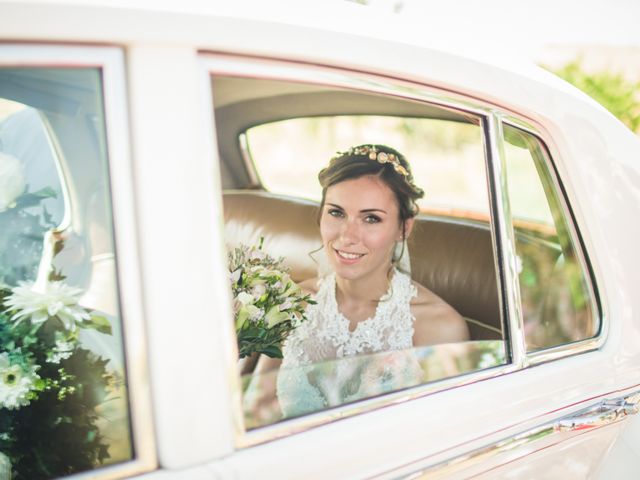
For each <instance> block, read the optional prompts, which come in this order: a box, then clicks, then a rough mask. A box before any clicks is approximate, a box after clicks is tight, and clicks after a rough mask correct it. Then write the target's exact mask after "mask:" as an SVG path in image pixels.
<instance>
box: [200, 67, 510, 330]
mask: <svg viewBox="0 0 640 480" xmlns="http://www.w3.org/2000/svg"><path fill="white" fill-rule="evenodd" d="M212 89H213V92H212V95H213V99H214V106H215V120H216V129H217V133H218V149H219V154H220V165H221V167H220V168H221V177H222V184H223V189H224V192H223V203H224V217H225V218H224V221H225V240H226V243H227V246H228V248H234V247H236V246H238V245H239V244H241V243H243V244H245V245H255V244H257V243H258V241H259V240H260V238H261V237H262V238H264V249H265V250H266V251H267V252H268V253H269V254H271V255H273V256H275V257H281V256H282V257H285V264H286V265H287V266H288V267H289V268H290V269H291V276H292V278H293V279H294V280H296V281H300V280H304V279H306V278H311V277H314V276H316V275H317V271H318V251H319V250H320V247H321V245H322V243H321V240H320V234H319V229H318V223H317V220H316V218H317V209H318V203H317V202H314V201H311V200H308V199H304V198H296V197H292V196H290V195H283V194H279V193H276V192H269V191H266V190H265V188H264V187H263V186H262V185H261V183H260V181H259V178H260V176H259V173H258V172H256V171H255V165H254V164H253V162H252V159H251V156H250V155H251V154H250V149H249V148H247V146H246V145H244V144H243V138H242V136H243V134H244V133H245V132H246V131H247V130H248V129H249V128H251V127H254V126H256V125H261V124H265V123H269V122H276V121H280V120H284V119H291V118H296V117H314V116H328V115H336V116H337V115H363V114H367V115H393V116H399V117H402V116H407V117H423V118H439V119H446V120H448V121H460V122H469V116H468V115H466V114H465V113H463V112H458V111H454V110H450V109H443V108H440V107H434V106H432V105H430V104H428V103H422V102H417V101H409V100H407V99H401V98H394V97H390V96H382V95H374V94H371V93H364V92H361V91H355V90H346V89H343V88H333V87H329V86H317V85H307V84H302V83H293V82H286V81H275V80H256V79H247V78H236V77H224V76H216V77H214V78H213V81H212ZM274 141H275V139H274ZM301 161H302V160H301ZM409 251H410V252H411V255H410V258H411V272H412V277H413V279H414V280H416V281H418V282H419V283H421V284H422V285H424V286H426V287H427V288H429V289H431V290H432V291H433V292H435V293H436V294H437V295H439V296H440V297H442V298H443V299H444V300H445V301H447V302H448V303H449V304H450V305H452V306H453V307H454V308H455V309H456V310H457V311H458V312H459V313H460V314H461V315H462V316H463V317H465V319H466V320H467V324H468V328H469V331H470V336H471V340H501V339H502V338H503V334H502V332H503V329H502V323H501V311H500V301H499V295H498V288H497V280H496V278H497V276H496V262H495V257H494V253H493V252H494V248H493V241H492V235H491V230H490V226H489V224H488V222H486V221H477V220H474V219H470V218H467V219H465V218H460V217H450V216H449V217H448V216H444V215H434V214H429V212H423V213H421V214H420V215H419V216H418V218H417V219H416V224H415V227H414V230H413V232H412V234H411V236H410V238H409Z"/></svg>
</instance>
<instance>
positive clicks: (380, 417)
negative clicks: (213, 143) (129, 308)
mask: <svg viewBox="0 0 640 480" xmlns="http://www.w3.org/2000/svg"><path fill="white" fill-rule="evenodd" d="M433 61H434V64H433V65H432V68H430V69H429V72H430V74H431V75H436V76H437V74H436V73H434V72H437V68H435V65H437V62H438V58H435V57H434V58H433ZM203 65H204V68H205V69H206V71H207V73H208V75H210V77H209V78H208V80H207V82H208V83H210V84H211V83H212V84H213V98H214V102H215V100H216V95H218V100H219V102H220V101H221V102H222V103H223V104H220V103H219V104H218V105H217V106H216V112H215V116H216V119H215V120H216V125H217V128H218V139H217V142H218V145H219V149H220V152H221V154H222V157H221V158H220V163H221V165H222V166H223V174H222V180H223V185H224V182H225V174H224V168H230V167H231V169H234V168H235V169H238V171H242V170H243V169H244V170H245V172H248V173H245V180H244V181H245V182H248V183H245V185H249V184H250V183H251V182H252V181H255V179H259V178H260V174H261V172H260V171H255V170H252V169H255V163H254V160H253V159H252V157H250V156H246V155H247V153H248V152H249V151H251V150H252V148H247V144H246V143H247V138H246V137H245V136H242V135H241V137H240V138H234V141H237V142H239V143H238V144H239V145H241V147H242V149H241V150H240V151H241V152H244V153H243V154H242V155H241V154H239V153H235V154H234V153H231V152H229V151H228V150H225V149H226V148H228V146H229V145H232V143H230V141H229V138H226V137H225V136H226V135H228V132H229V130H233V128H231V129H229V128H227V127H228V126H229V124H233V123H234V122H238V121H240V122H241V121H242V109H241V108H240V107H242V105H240V104H239V105H238V109H237V110H235V111H234V110H233V109H232V108H231V107H232V106H230V105H228V104H226V102H227V97H225V96H224V93H223V92H222V93H221V90H218V91H216V82H218V80H219V79H220V78H222V77H232V80H235V83H233V82H229V83H230V84H231V85H235V86H236V87H237V91H236V92H235V93H236V94H238V91H240V90H242V88H249V87H250V86H251V85H253V86H254V87H256V88H255V89H253V90H252V92H253V93H252V94H251V95H247V103H246V104H245V105H244V107H245V108H247V109H248V110H246V111H249V110H251V107H252V106H257V105H259V102H255V103H254V104H252V103H251V102H250V100H251V98H250V97H252V96H253V97H260V95H261V93H260V92H262V91H264V92H266V91H267V90H268V88H266V87H265V88H264V90H261V88H262V87H261V85H260V81H263V82H264V85H268V86H270V87H273V85H272V84H271V83H270V82H275V81H279V82H280V81H285V82H289V83H290V85H291V86H292V87H291V92H288V93H291V94H294V93H296V92H297V93H298V94H299V93H300V91H302V90H304V89H305V88H311V90H313V88H314V87H315V88H317V89H320V90H322V89H327V90H332V89H347V90H349V91H350V92H357V93H358V94H360V95H361V96H363V97H366V96H367V95H375V96H376V99H375V100H372V102H373V103H374V104H375V101H377V102H379V103H380V105H382V104H384V101H385V100H388V99H391V98H393V99H394V100H398V99H401V100H402V101H406V102H407V105H409V104H411V105H412V104H414V103H420V104H422V105H427V106H428V107H429V108H443V109H445V110H447V109H452V110H455V111H456V112H463V113H464V114H465V115H468V116H470V117H473V118H474V121H475V122H476V125H477V127H478V128H479V129H480V131H481V133H482V141H483V143H484V162H485V163H484V168H485V169H486V177H484V180H483V179H482V178H479V179H478V182H479V183H480V184H481V185H482V184H485V182H486V188H487V195H488V198H489V206H490V207H489V208H490V211H489V215H490V220H491V221H490V226H491V238H492V248H493V252H494V259H495V262H496V272H497V274H496V279H495V282H496V284H497V285H498V289H499V295H500V298H499V304H500V312H499V315H500V317H501V322H502V323H501V335H502V341H503V345H504V348H505V349H506V350H505V352H506V356H505V357H504V359H497V360H496V359H494V362H493V363H489V364H486V365H480V364H477V365H476V366H475V367H474V368H472V369H470V370H467V371H460V372H456V374H454V375H453V376H447V375H444V376H442V377H439V378H437V379H431V381H428V382H427V383H426V384H422V385H419V386H415V387H414V388H409V389H402V390H400V391H397V392H391V393H386V394H385V395H380V396H376V397H375V398H369V399H363V400H362V401H359V402H355V403H350V404H345V405H337V406H334V407H333V408H331V409H329V410H327V411H320V412H315V413H313V414H310V415H305V416H302V417H299V418H291V419H286V418H285V419H279V420H276V421H275V423H273V422H266V423H264V424H258V425H259V426H256V425H255V424H251V422H250V421H249V423H247V421H248V417H247V416H246V410H245V416H244V417H243V416H242V415H241V414H240V411H241V408H237V409H236V410H234V415H235V417H234V418H235V424H236V425H237V430H236V435H237V436H236V438H237V440H236V446H237V450H236V452H235V453H234V454H233V455H231V456H229V457H228V458H226V459H224V460H222V461H221V462H220V465H221V466H224V468H229V469H231V470H233V471H234V472H236V473H237V475H238V476H239V477H241V478H249V477H252V476H256V475H261V476H267V477H271V476H273V477H275V476H286V477H291V478H296V477H300V476H312V477H314V476H316V477H321V476H325V477H326V476H329V477H375V478H378V477H379V478H396V477H399V476H411V477H412V478H414V475H415V476H416V477H415V478H418V477H419V478H422V477H423V476H424V477H425V478H432V477H433V478H440V477H445V476H446V477H447V478H449V477H451V478H458V477H459V478H466V477H470V476H475V475H485V476H486V478H495V477H496V476H504V477H505V478H506V477H508V478H512V477H517V478H528V477H530V476H531V475H534V476H536V477H539V476H547V477H548V478H557V477H558V476H560V475H563V476H567V477H569V478H583V477H584V476H585V475H587V474H588V472H591V471H593V470H594V469H595V468H596V467H597V465H598V463H599V461H600V460H601V459H602V458H603V456H604V455H605V454H606V452H607V451H608V448H609V447H610V445H611V443H612V442H613V440H614V439H615V438H616V436H617V435H618V434H619V432H620V429H621V428H622V427H623V425H624V419H625V418H626V417H627V416H628V415H630V414H633V413H635V412H636V410H637V409H636V403H637V398H638V397H637V393H638V388H639V387H638V385H639V382H638V377H637V374H636V373H635V365H636V361H637V356H636V355H637V354H636V352H637V347H635V346H634V345H633V344H632V343H629V342H630V340H629V338H630V337H629V336H628V335H626V334H625V332H626V333H628V334H629V335H631V336H633V335H635V330H634V329H633V327H632V325H631V323H630V322H631V319H632V314H631V312H632V311H633V307H630V304H629V299H628V294H627V293H626V292H627V285H628V283H627V282H628V281H629V280H630V278H631V277H632V276H633V275H634V274H633V273H631V272H628V271H627V270H626V269H624V268H622V265H621V264H620V263H619V262H616V265H618V266H619V267H620V268H618V269H613V270H612V269H611V268H610V266H609V265H610V264H609V263H608V258H609V257H608V256H607V255H605V252H604V251H603V250H602V248H603V245H602V240H603V236H606V235H604V233H603V229H609V228H613V227H612V224H611V223H609V222H607V221H605V220H604V219H603V218H602V217H601V216H600V214H601V213H602V211H601V210H599V209H598V208H594V207H593V204H592V203H590V202H589V201H588V200H587V199H585V197H584V195H586V192H587V191H588V190H589V188H591V187H593V186H592V185H591V186H588V185H587V184H588V180H589V178H590V175H593V174H587V173H585V172H584V171H581V170H580V169H576V168H577V167H576V165H575V164H576V162H577V161H578V160H576V156H580V154H582V153H584V149H583V148H582V147H581V145H580V142H579V141H578V140H577V138H576V137H573V136H572V135H578V136H579V135H580V129H579V128H578V129H574V130H571V131H569V130H566V128H568V126H567V127H565V126H564V125H563V124H562V123H561V122H558V123H557V124H553V123H551V120H549V123H545V122H544V121H543V120H544V119H545V115H544V112H542V113H539V115H538V121H534V120H533V119H532V118H531V117H534V115H533V113H532V111H531V110H529V111H527V110H526V109H524V110H525V113H518V112H517V111H515V110H513V109H511V108H509V106H508V99H505V100H503V101H502V105H503V106H502V107H496V105H495V104H493V103H490V102H488V101H486V102H485V101H483V100H482V98H481V97H479V96H478V92H477V91H476V92H474V98H471V97H469V96H468V95H467V94H466V92H465V89H464V87H462V86H459V87H456V79H455V77H452V76H450V77H448V78H438V79H437V82H436V81H435V80H433V79H432V80H431V81H430V80H428V79H427V78H425V80H424V81H423V83H421V82H415V83H409V82H404V81H400V80H394V79H390V78H388V77H382V76H379V75H376V74H373V73H371V74H368V73H353V72H348V71H344V70H340V69H336V68H329V67H326V68H325V67H312V66H308V65H302V64H295V63H287V62H278V61H267V60H255V61H252V60H249V59H244V58H241V57H228V56H226V57H218V56H215V55H208V56H204V57H203ZM475 68H477V69H478V72H480V71H481V70H482V68H483V67H481V66H478V65H476V66H475ZM486 68H487V69H489V70H488V71H491V67H488V66H487V67H486ZM485 73H486V72H485ZM415 75H418V74H417V73H416V72H413V73H412V76H415ZM395 76H396V77H401V76H403V75H401V74H400V73H399V72H398V73H397V74H396V75H395ZM445 76H446V75H443V77H445ZM317 78H322V79H323V80H322V82H321V83H319V82H318V81H317V80H316V79H317ZM247 79H252V80H253V81H254V83H253V84H251V82H248V83H246V82H247ZM445 80H446V81H448V82H449V83H448V88H447V91H446V92H444V91H442V90H438V89H435V88H432V87H428V86H427V84H428V83H438V84H441V83H442V82H444V81H445ZM518 80H519V81H521V80H522V78H520V77H518ZM504 82H509V78H508V77H505V78H504ZM218 83H220V82H218ZM525 83H526V82H525ZM372 85H375V87H372ZM525 87H527V88H540V89H542V90H543V91H545V92H546V93H548V94H550V95H552V96H553V95H557V97H554V100H555V101H557V102H566V104H562V108H565V109H566V110H567V111H571V109H577V110H580V109H584V108H586V107H584V105H582V104H580V102H578V101H577V100H575V99H572V98H569V99H567V98H565V96H563V95H561V94H560V93H558V92H555V91H554V90H553V89H552V88H551V87H549V86H546V85H535V82H533V81H532V84H531V85H529V84H526V85H524V86H523V88H525ZM342 93H344V92H342ZM238 95H240V96H242V94H238ZM491 95H492V96H493V95H497V94H496V93H495V92H492V93H491ZM266 96H268V95H267V94H265V97H266ZM487 97H489V92H487ZM228 98H229V99H231V98H232V97H228ZM292 98H295V96H294V97H292ZM303 98H304V97H299V100H302V99H303ZM307 98H310V97H307ZM336 98H337V97H336ZM262 100H264V102H267V100H268V99H266V98H265V99H262ZM262 100H261V101H262ZM279 100H280V101H281V104H280V105H282V104H284V103H286V101H287V100H286V99H285V97H284V96H282V97H279ZM334 100H335V98H334ZM229 101H230V100H229ZM330 101H331V100H330V99H329V97H327V102H330ZM295 103H296V102H293V103H292V105H294V104H295ZM302 103H303V102H302V101H300V102H297V104H298V105H301V104H302ZM514 103H515V102H514ZM260 105H261V106H262V107H265V108H264V109H263V110H259V111H260V112H261V114H263V113H265V112H266V115H267V116H265V117H264V119H263V120H264V121H265V122H266V121H273V120H278V119H279V118H285V117H284V116H283V117H278V115H281V114H282V112H280V113H278V112H276V113H275V114H274V116H273V117H269V109H268V108H267V105H268V103H261V104H260ZM336 105H339V103H337V104H331V106H332V107H333V108H338V110H339V106H338V107H336ZM345 105H346V104H345ZM353 105H354V104H350V106H345V111H344V113H345V114H347V113H350V112H351V113H353V111H354V110H353V108H354V107H353ZM332 107H328V108H329V109H331V108H332ZM225 108H226V110H225ZM274 108H275V107H274ZM380 108H382V107H380ZM530 108H533V107H530ZM350 109H351V110H350ZM407 109H409V107H408V106H407ZM275 110H277V109H275ZM275 110H274V111H275ZM304 110H305V109H304V107H299V108H296V107H292V110H291V111H290V112H289V115H290V116H291V117H295V116H296V115H300V114H302V113H304ZM356 110H357V108H356ZM311 113H313V112H311ZM315 113H316V114H317V113H318V112H315ZM333 113H334V114H335V113H339V112H337V111H334V112H333ZM423 113H424V112H423ZM225 115H226V116H225ZM592 116H593V118H594V119H593V122H595V123H597V122H598V121H601V122H604V123H606V122H605V121H604V119H602V118H601V117H599V116H598V115H597V114H592ZM239 118H240V120H239ZM573 126H574V127H575V125H573ZM582 127H583V128H584V129H586V130H588V131H590V132H591V131H592V130H593V127H592V126H591V125H587V124H583V125H582ZM234 131H235V133H236V134H237V133H238V130H237V129H235V130H234ZM607 131H608V132H612V131H615V128H613V127H611V128H609V129H607ZM266 138H268V141H267V143H270V142H273V143H274V144H279V143H278V142H284V144H285V145H286V144H287V140H291V139H290V138H289V139H287V138H284V139H279V138H277V137H269V136H267V137H266ZM616 138H623V139H624V138H625V137H624V133H622V134H620V135H617V136H616ZM624 141H625V142H627V144H631V143H632V142H630V141H629V140H628V139H626V140H624ZM604 145H607V146H609V143H604V140H603V143H602V144H600V145H598V144H597V142H591V143H590V147H592V148H595V146H598V147H600V148H599V149H594V150H592V151H590V152H589V153H588V155H587V158H588V159H590V160H592V161H593V162H596V161H600V159H601V158H606V154H605V151H604ZM253 146H254V145H253V144H252V145H251V147H253ZM633 148H637V146H636V147H633ZM309 149H310V150H313V148H312V147H311V146H309ZM276 150H277V148H276ZM234 155H235V156H236V157H237V158H242V159H243V160H242V162H243V163H242V164H238V163H235V164H234V163H233V160H231V162H230V163H228V162H229V158H233V156H234ZM243 155H244V157H243ZM254 157H256V158H257V153H256V155H254ZM602 168H604V167H603V166H599V167H597V170H598V171H599V170H601V169H602ZM226 178H228V179H231V178H232V177H231V176H229V177H226ZM236 179H237V177H236ZM229 182H230V183H229V186H231V187H234V188H242V182H240V183H238V184H233V180H229ZM254 187H255V185H254ZM258 187H260V185H258ZM596 187H597V188H596V189H595V191H596V193H599V194H602V193H603V192H604V191H605V190H606V189H607V188H608V187H607V186H606V185H601V184H600V185H596ZM598 198H599V199H600V200H602V198H603V197H602V195H600V196H599V197H598ZM622 204H624V202H622ZM259 205H260V203H256V204H255V208H256V209H259V208H260V207H259ZM616 207H620V203H618V204H616ZM246 208H248V209H249V210H250V209H251V208H252V207H251V204H249V206H247V207H246ZM624 208H628V206H625V207H624ZM269 221H270V220H269V218H268V217H264V223H265V224H268V223H269ZM615 228H618V227H615ZM617 251H618V252H619V253H620V254H621V253H622V251H623V248H622V247H621V248H620V250H617ZM609 253H610V252H609ZM418 255H419V252H418ZM629 275H631V277H629ZM228 341H229V342H230V343H233V342H234V341H235V340H234V338H228ZM227 362H228V364H229V365H232V364H234V362H235V359H234V358H233V356H232V355H230V356H229V357H227ZM245 394H246V392H245ZM234 398H236V399H238V400H239V399H241V398H242V387H241V383H240V382H238V383H236V384H234ZM338 420H339V421H338ZM243 425H245V427H244V428H243ZM247 425H249V427H246V426H247ZM247 428H248V429H247Z"/></svg>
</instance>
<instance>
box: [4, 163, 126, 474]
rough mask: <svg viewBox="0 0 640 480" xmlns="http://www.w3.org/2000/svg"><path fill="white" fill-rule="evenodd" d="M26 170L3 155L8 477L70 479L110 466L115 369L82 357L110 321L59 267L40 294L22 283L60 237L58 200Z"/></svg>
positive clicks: (40, 287)
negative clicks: (54, 214) (52, 206)
mask: <svg viewBox="0 0 640 480" xmlns="http://www.w3.org/2000/svg"><path fill="white" fill-rule="evenodd" d="M21 168H22V167H21V164H20V161H19V160H18V159H16V158H15V157H11V156H9V155H6V154H3V153H0V477H2V478H14V479H15V480H19V479H33V478H53V477H60V476H64V475H68V474H72V473H75V472H79V471H83V470H88V469H91V468H94V467H95V466H96V465H97V464H99V463H102V462H103V460H104V459H106V458H107V457H109V453H108V447H109V445H108V444H107V443H106V442H105V438H104V436H102V435H101V433H100V430H99V428H98V422H99V421H100V420H101V419H100V418H99V415H98V412H97V411H96V407H97V406H98V405H100V404H101V403H103V402H104V401H105V399H106V398H107V395H109V392H110V389H111V388H112V387H114V386H115V384H116V383H117V382H116V378H115V376H114V374H110V373H108V372H107V370H106V368H105V367H106V364H107V360H104V359H102V358H100V357H98V356H96V355H95V354H93V353H92V352H91V351H89V350H87V349H85V348H82V347H81V344H80V340H79V333H80V330H81V329H92V330H96V331H98V332H102V333H104V334H111V326H110V324H109V321H108V320H107V319H106V318H104V317H102V316H100V315H97V314H96V313H95V312H93V311H91V310H88V309H86V308H84V307H82V306H80V305H79V299H80V296H81V294H82V293H83V292H82V290H81V289H79V288H76V287H72V286H70V285H68V284H67V283H66V282H65V281H64V280H65V277H64V276H63V275H62V273H61V272H60V271H58V270H56V269H55V268H53V264H52V265H51V267H52V268H51V272H50V273H49V275H48V276H47V277H45V278H44V279H43V280H42V281H40V282H38V284H34V283H33V282H24V281H22V280H24V279H30V278H35V277H36V276H37V273H38V264H39V262H40V258H41V256H42V248H43V247H42V244H43V238H44V237H45V234H46V232H47V231H50V229H51V228H53V227H54V221H53V220H52V218H51V215H49V213H48V212H47V209H46V208H45V205H44V203H45V201H46V199H48V198H52V197H55V192H54V191H53V190H52V189H50V188H44V189H41V190H38V191H36V192H29V191H28V186H27V184H26V180H25V176H24V173H23V172H22V169H21ZM16 232H20V234H19V235H16ZM62 248H63V242H62V241H59V242H58V243H57V244H56V245H55V249H54V256H55V254H57V253H59V252H60V251H61V250H62ZM118 381H120V380H118ZM10 471H11V473H9V472H10Z"/></svg>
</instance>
